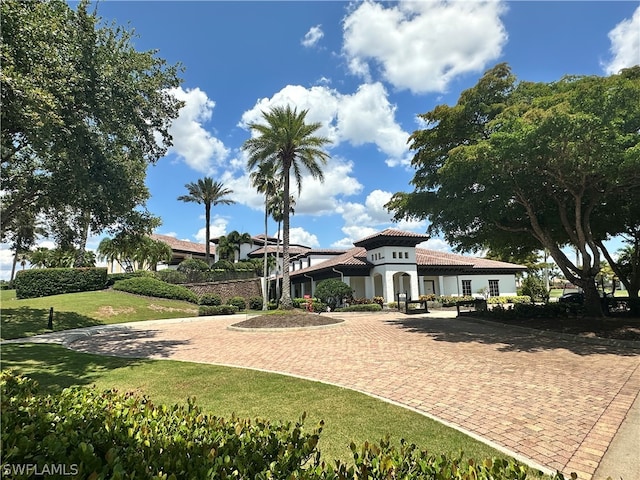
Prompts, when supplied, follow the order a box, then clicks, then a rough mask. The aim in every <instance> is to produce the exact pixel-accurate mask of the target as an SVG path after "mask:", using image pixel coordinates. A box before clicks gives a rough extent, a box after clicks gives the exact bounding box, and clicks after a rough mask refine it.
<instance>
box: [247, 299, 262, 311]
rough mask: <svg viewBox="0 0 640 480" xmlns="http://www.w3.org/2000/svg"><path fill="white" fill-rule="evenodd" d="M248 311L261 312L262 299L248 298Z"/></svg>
mask: <svg viewBox="0 0 640 480" xmlns="http://www.w3.org/2000/svg"><path fill="white" fill-rule="evenodd" d="M249 309H250V310H262V297H258V296H256V297H250V298H249Z"/></svg>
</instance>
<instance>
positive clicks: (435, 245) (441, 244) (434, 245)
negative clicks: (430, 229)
mask: <svg viewBox="0 0 640 480" xmlns="http://www.w3.org/2000/svg"><path fill="white" fill-rule="evenodd" d="M416 246H417V247H418V248H426V249H427V250H436V251H439V252H450V251H451V246H449V244H448V243H447V242H445V241H444V240H442V239H441V238H430V239H429V240H427V241H426V242H422V243H419V244H418V245H416Z"/></svg>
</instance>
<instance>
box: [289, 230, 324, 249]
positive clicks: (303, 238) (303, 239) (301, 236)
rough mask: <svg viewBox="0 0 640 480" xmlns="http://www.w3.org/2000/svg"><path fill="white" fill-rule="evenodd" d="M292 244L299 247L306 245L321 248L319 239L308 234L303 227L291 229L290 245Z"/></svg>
mask: <svg viewBox="0 0 640 480" xmlns="http://www.w3.org/2000/svg"><path fill="white" fill-rule="evenodd" d="M292 243H295V244H297V245H305V246H307V247H312V248H315V247H319V246H320V242H319V241H318V237H316V236H315V235H314V234H313V233H309V232H307V231H306V230H305V229H304V228H302V227H291V228H289V244H292Z"/></svg>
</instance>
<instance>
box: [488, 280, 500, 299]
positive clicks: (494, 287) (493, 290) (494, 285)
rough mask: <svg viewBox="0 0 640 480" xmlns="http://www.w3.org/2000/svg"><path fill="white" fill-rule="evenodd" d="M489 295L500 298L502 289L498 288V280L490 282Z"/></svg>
mask: <svg viewBox="0 0 640 480" xmlns="http://www.w3.org/2000/svg"><path fill="white" fill-rule="evenodd" d="M489 295H491V296H492V297H499V296H500V287H498V280H489Z"/></svg>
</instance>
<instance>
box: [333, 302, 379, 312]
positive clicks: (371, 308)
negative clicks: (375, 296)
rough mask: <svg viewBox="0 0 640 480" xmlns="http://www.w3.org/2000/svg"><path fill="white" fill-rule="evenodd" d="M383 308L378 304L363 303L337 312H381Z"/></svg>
mask: <svg viewBox="0 0 640 480" xmlns="http://www.w3.org/2000/svg"><path fill="white" fill-rule="evenodd" d="M380 310H382V307H381V306H380V305H379V304H378V303H363V304H358V305H349V306H348V307H342V308H336V312H379V311H380Z"/></svg>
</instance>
